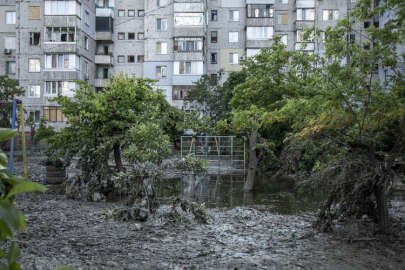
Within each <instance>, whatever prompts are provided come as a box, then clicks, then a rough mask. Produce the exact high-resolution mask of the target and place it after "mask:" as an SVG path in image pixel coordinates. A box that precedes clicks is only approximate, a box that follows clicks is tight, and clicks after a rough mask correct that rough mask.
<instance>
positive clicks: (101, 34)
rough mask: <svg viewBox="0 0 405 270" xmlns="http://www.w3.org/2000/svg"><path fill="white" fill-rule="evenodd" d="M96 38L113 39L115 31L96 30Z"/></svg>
mask: <svg viewBox="0 0 405 270" xmlns="http://www.w3.org/2000/svg"><path fill="white" fill-rule="evenodd" d="M96 40H105V41H112V40H113V33H111V32H96Z"/></svg>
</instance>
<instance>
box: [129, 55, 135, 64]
mask: <svg viewBox="0 0 405 270" xmlns="http://www.w3.org/2000/svg"><path fill="white" fill-rule="evenodd" d="M128 63H135V55H128Z"/></svg>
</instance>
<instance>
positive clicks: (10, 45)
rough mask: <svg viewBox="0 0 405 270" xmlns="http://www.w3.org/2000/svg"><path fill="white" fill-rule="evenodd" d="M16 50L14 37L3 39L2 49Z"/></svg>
mask: <svg viewBox="0 0 405 270" xmlns="http://www.w3.org/2000/svg"><path fill="white" fill-rule="evenodd" d="M15 48H16V38H15V37H4V49H6V50H15Z"/></svg>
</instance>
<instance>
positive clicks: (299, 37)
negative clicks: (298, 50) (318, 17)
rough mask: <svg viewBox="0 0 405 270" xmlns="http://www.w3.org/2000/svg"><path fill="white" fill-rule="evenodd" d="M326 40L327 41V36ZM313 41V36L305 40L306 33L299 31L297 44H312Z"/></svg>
mask: <svg viewBox="0 0 405 270" xmlns="http://www.w3.org/2000/svg"><path fill="white" fill-rule="evenodd" d="M324 39H326V36H325V38H324ZM313 40H314V35H313V34H311V35H309V36H308V37H307V38H305V31H303V30H297V42H311V41H313Z"/></svg>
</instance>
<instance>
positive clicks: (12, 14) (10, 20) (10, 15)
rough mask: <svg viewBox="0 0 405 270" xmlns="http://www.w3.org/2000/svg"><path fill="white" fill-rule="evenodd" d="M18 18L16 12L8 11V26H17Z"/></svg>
mask: <svg viewBox="0 0 405 270" xmlns="http://www.w3.org/2000/svg"><path fill="white" fill-rule="evenodd" d="M16 18H17V17H16V13H15V11H6V24H15V23H16Z"/></svg>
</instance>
